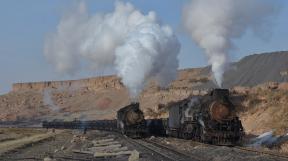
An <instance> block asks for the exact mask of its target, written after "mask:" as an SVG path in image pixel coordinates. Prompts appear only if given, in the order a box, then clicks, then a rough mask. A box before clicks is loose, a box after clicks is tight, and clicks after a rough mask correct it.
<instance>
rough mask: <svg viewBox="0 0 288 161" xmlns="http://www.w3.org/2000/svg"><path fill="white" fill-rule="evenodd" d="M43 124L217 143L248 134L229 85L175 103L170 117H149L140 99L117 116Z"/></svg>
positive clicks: (44, 124)
mask: <svg viewBox="0 0 288 161" xmlns="http://www.w3.org/2000/svg"><path fill="white" fill-rule="evenodd" d="M43 127H44V128H74V129H77V128H78V129H79V128H82V129H85V130H86V129H98V130H107V131H117V132H120V133H122V134H124V135H127V136H129V137H132V138H141V137H146V136H151V135H158V136H159V135H161V136H164V135H165V136H171V137H177V138H184V139H192V140H196V141H200V142H205V143H211V144H217V145H235V144H238V143H239V142H240V141H241V139H242V136H243V135H244V131H243V127H242V124H241V121H240V120H239V118H238V117H237V116H236V114H235V106H234V105H233V103H232V102H231V101H230V98H229V90H227V89H214V90H212V91H211V92H210V93H209V94H207V95H205V96H194V97H190V98H187V99H184V100H182V101H179V102H177V103H174V104H172V105H171V107H170V108H169V117H168V118H166V119H164V118H163V119H150V120H145V119H144V114H143V112H142V111H141V110H140V108H139V103H132V104H130V105H128V106H125V107H123V108H122V109H120V110H118V111H117V119H116V120H95V121H84V122H80V121H78V122H77V121H74V123H73V122H56V121H52V122H43Z"/></svg>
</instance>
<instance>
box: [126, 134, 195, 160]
mask: <svg viewBox="0 0 288 161" xmlns="http://www.w3.org/2000/svg"><path fill="white" fill-rule="evenodd" d="M125 140H126V141H127V142H129V143H131V144H133V145H136V146H140V147H142V148H144V149H145V150H146V151H150V152H152V155H158V156H160V157H161V159H160V160H163V161H200V159H198V158H193V157H191V156H188V155H186V154H184V153H182V152H179V151H176V150H175V149H171V148H169V147H166V146H164V145H161V144H159V143H156V142H153V141H149V140H147V139H130V138H125ZM157 159H159V158H157Z"/></svg>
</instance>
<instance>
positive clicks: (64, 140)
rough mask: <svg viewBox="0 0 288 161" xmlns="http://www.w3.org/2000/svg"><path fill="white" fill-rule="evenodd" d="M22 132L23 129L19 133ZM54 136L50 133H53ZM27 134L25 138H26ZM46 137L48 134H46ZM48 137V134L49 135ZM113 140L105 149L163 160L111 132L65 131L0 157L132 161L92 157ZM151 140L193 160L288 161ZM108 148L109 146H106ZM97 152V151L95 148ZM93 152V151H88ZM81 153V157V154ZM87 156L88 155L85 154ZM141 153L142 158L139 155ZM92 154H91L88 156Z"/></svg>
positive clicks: (34, 131) (142, 160)
mask: <svg viewBox="0 0 288 161" xmlns="http://www.w3.org/2000/svg"><path fill="white" fill-rule="evenodd" d="M21 130H23V129H20V131H21ZM3 131H6V132H5V134H6V135H8V134H10V133H11V134H14V133H15V131H17V129H13V130H11V131H10V130H7V129H4V130H3ZM43 132H45V130H43V129H40V130H39V129H32V130H31V129H30V130H27V131H26V133H25V132H23V135H22V136H21V137H15V138H14V140H23V138H25V137H27V136H30V137H31V136H39V134H40V135H43ZM50 132H51V131H50ZM24 133H25V134H24ZM44 134H45V133H44ZM46 135H47V133H46ZM109 139H112V140H110V141H109V142H108V143H112V144H109V145H108V144H107V145H105V146H106V147H107V146H110V147H111V145H112V146H113V145H116V144H119V145H120V146H121V148H125V147H127V148H126V149H124V150H123V151H130V152H133V157H134V160H135V156H136V160H137V158H138V157H139V158H138V160H140V161H159V160H161V158H159V157H157V156H155V154H152V153H151V152H149V151H145V150H144V151H143V149H142V148H140V147H138V146H135V145H134V144H131V143H129V142H127V141H126V140H125V139H123V137H120V136H118V135H117V134H115V133H108V132H101V131H88V132H87V133H86V134H85V135H84V134H83V132H82V131H71V130H65V131H62V132H61V133H58V134H57V133H56V135H55V136H53V137H50V138H49V139H44V140H42V141H34V143H33V144H26V145H25V146H22V147H17V148H14V149H13V150H10V151H9V152H6V153H4V154H3V153H2V155H1V156H0V160H3V161H10V160H21V161H22V160H23V161H35V160H39V161H40V160H41V161H42V160H44V159H46V160H48V158H50V159H52V160H56V161H71V160H87V161H88V160H97V161H98V160H99V161H101V160H103V161H104V160H105V161H106V160H109V161H110V160H112V161H124V160H125V161H127V160H129V157H130V160H129V161H132V160H133V159H131V158H133V157H131V156H132V155H131V154H129V155H116V156H113V157H103V153H99V152H98V153H97V155H98V156H99V157H97V158H95V157H93V154H95V153H94V152H93V153H92V154H91V153H90V152H91V149H93V145H94V146H95V144H96V143H95V141H96V142H97V144H98V145H99V141H100V144H103V142H102V143H101V141H104V140H106V141H107V140H109ZM148 139H149V138H148ZM150 140H153V141H157V142H158V143H161V144H163V145H166V146H168V147H171V148H173V149H176V150H178V151H181V152H183V153H186V154H187V155H191V156H194V157H196V158H198V159H199V160H203V161H220V160H221V161H222V160H227V161H228V160H235V161H242V160H253V161H278V160H279V161H285V160H288V159H284V158H278V157H273V156H270V155H263V154H257V153H254V152H247V151H241V150H239V149H236V148H233V147H224V146H207V145H203V144H200V143H197V142H193V141H187V140H182V139H175V138H155V137H153V138H150ZM11 141H12V140H6V141H3V142H1V143H0V146H1V144H3V143H5V142H6V143H8V142H11ZM113 142H115V143H113ZM104 143H105V144H106V143H107V142H104ZM94 148H95V147H94ZM89 149H90V150H89ZM116 150H117V148H115V147H112V148H111V149H110V150H108V151H110V152H113V151H114V152H116ZM79 151H80V152H81V153H79ZM84 152H85V153H84ZM138 152H139V154H137V153H138ZM87 153H90V154H87ZM136 160H135V161H136Z"/></svg>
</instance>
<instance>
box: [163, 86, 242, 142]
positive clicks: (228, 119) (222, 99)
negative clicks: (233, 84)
mask: <svg viewBox="0 0 288 161" xmlns="http://www.w3.org/2000/svg"><path fill="white" fill-rule="evenodd" d="M243 134H244V132H243V127H242V124H241V121H240V120H239V118H238V117H237V116H236V114H235V106H234V105H233V104H232V103H231V101H230V99H229V91H228V90H227V89H214V90H213V91H211V93H209V94H208V95H206V96H202V97H191V98H188V99H185V100H183V101H180V102H178V103H175V104H174V105H172V106H171V107H170V110H169V119H168V127H167V135H169V136H173V137H180V138H184V139H193V140H197V141H201V142H205V143H211V144H222V145H227V144H229V145H231V144H232V145H233V144H237V143H238V142H239V141H240V140H241V138H242V136H243Z"/></svg>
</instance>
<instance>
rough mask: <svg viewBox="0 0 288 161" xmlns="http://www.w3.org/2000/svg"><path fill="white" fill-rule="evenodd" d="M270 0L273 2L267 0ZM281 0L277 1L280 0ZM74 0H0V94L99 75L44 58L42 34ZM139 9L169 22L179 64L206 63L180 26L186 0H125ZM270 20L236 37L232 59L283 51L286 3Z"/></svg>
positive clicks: (287, 45)
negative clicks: (22, 85) (62, 69)
mask: <svg viewBox="0 0 288 161" xmlns="http://www.w3.org/2000/svg"><path fill="white" fill-rule="evenodd" d="M271 1H272V0H271ZM280 1H281V0H280ZM76 2H77V1H73V0H41V1H39V0H25V1H19V0H1V2H0V76H1V77H0V94H1V93H6V92H8V91H9V90H10V88H11V84H12V83H15V82H28V81H43V80H64V79H78V78H83V77H92V76H95V75H97V74H99V73H96V72H91V71H87V72H85V71H83V72H81V73H79V74H78V75H75V76H68V75H59V74H57V72H56V71H55V70H54V68H53V66H52V65H51V64H49V63H47V61H46V60H45V58H44V55H43V44H44V39H45V36H47V34H48V33H51V32H54V31H55V30H56V26H57V24H58V22H59V19H60V18H61V16H62V15H63V13H64V12H65V11H67V10H68V9H69V8H71V7H72V5H73V4H74V3H76ZM114 2H115V1H114V0H102V1H100V0H98V1H95V0H86V4H87V6H88V9H89V11H90V12H91V13H95V12H109V11H112V10H113V8H114ZM129 2H131V3H132V4H133V5H134V6H136V7H137V8H138V9H139V10H141V11H142V12H143V13H147V12H148V11H150V10H154V11H155V12H156V13H157V15H158V17H159V18H160V19H161V20H162V21H163V23H165V24H168V25H170V26H172V28H173V29H174V30H175V32H176V34H177V36H178V38H179V40H180V42H181V46H182V47H181V52H180V55H179V61H180V68H188V67H189V68H190V67H200V66H205V65H207V61H206V58H205V56H204V55H203V54H202V50H201V49H199V48H198V47H197V46H196V45H195V43H194V42H192V41H191V40H190V38H189V36H187V35H186V34H185V33H184V32H183V31H182V28H181V13H182V7H183V6H184V5H185V4H186V3H187V2H189V0H169V1H167V0H157V1H156V0H134V1H132V0H130V1H129ZM281 3H282V8H281V11H280V12H279V14H278V16H277V17H276V18H275V20H274V21H273V24H271V25H272V26H273V28H272V35H271V37H270V38H269V40H268V41H263V40H261V39H259V38H257V37H255V35H253V34H251V33H250V32H247V33H246V34H245V35H244V36H243V37H242V38H240V39H238V40H235V44H236V49H235V50H234V51H233V52H232V55H231V59H232V60H233V61H236V60H239V59H240V58H242V57H244V56H246V55H250V54H253V53H261V52H270V51H279V50H288V1H286V0H282V1H281Z"/></svg>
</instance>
